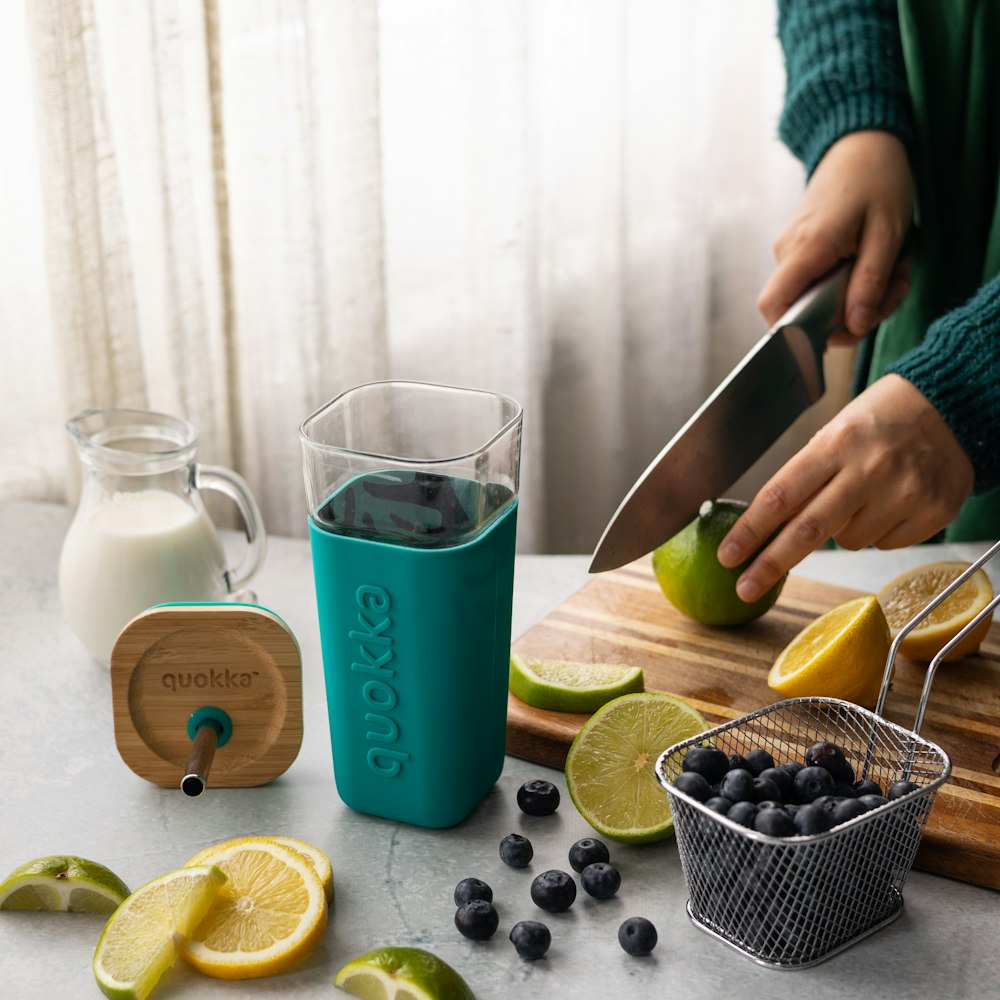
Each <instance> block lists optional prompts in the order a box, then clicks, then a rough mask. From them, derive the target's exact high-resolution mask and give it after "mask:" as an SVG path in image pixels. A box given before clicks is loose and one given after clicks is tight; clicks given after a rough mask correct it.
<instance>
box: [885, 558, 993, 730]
mask: <svg viewBox="0 0 1000 1000" xmlns="http://www.w3.org/2000/svg"><path fill="white" fill-rule="evenodd" d="M997 552H1000V541H997V542H994V543H993V545H991V546H990V547H989V549H987V550H986V552H984V553H983V554H982V555H981V556H980V557H979V558H978V559H977V560H976V561H975V562H974V563H972V565H971V566H969V568H968V569H966V570H963V571H962V572H961V573H960V574H959V575H958V576H956V577H955V579H954V580H952V581H951V583H949V584H948V586H947V587H945V588H944V590H942V591H941V593H940V594H938V595H936V596H935V597H934V598H932V599H931V601H930V602H929V603H928V604H927V605H926V607H924V608H922V609H921V610H920V611H918V612H917V614H915V615H914V616H913V617H912V618H911V619H910V620H909V621H908V622H907V623H906V624H905V625H904V626H903V627H902V628H901V629H900V630H899V632H897V633H896V637H895V638H894V639H893V640H892V644H891V645H890V646H889V655H888V657H887V658H886V663H885V673H884V674H883V675H882V687H881V689H880V691H879V693H878V702H877V704H876V705H875V714H876V715H882V709H883V708H884V706H885V699H886V695H887V694H888V692H889V681H890V679H891V678H892V666H893V663H894V662H895V660H896V652H897V650H898V649H899V644H900V643H901V642H902V641H903V639H904V638H905V637H906V636H907V635H908V634H909V633H910V632H911V631H912V630H913V629H914V628H915V627H916V626H917V625H919V624H920V622H921V621H923V619H924V618H926V617H927V616H928V615H929V614H930V613H931V612H932V611H933V610H934V609H935V608H936V607H937V606H938V605H939V604H940V603H941V602H942V601H944V600H945V599H946V598H947V597H949V596H950V595H951V594H953V593H954V592H955V591H956V590H958V588H959V587H961V586H962V584H963V583H965V581H966V580H968V579H969V577H971V576H972V575H973V573H975V572H976V571H977V570H979V569H982V567H983V566H985V565H986V563H988V562H989V561H990V560H991V559H992V558H993V556H994V555H996V553H997ZM997 605H1000V595H997V596H996V597H994V598H993V600H991V601H990V603H989V604H987V605H986V607H985V608H983V610H982V611H980V612H979V614H978V615H976V617H975V618H973V619H972V621H971V622H969V623H968V625H966V626H965V627H964V628H963V629H962V630H961V631H960V632H959V633H958V634H957V635H955V636H954V637H953V638H951V639H949V640H948V642H947V643H945V645H944V646H942V648H941V649H939V650H938V651H937V653H936V654H935V656H934V659H933V660H931V662H930V665H929V666H928V668H927V676H926V678H925V679H924V688H923V691H921V693H920V703H919V704H918V706H917V718H916V721H915V722H914V725H913V731H914V732H915V733H918V732H920V724H921V723H922V722H923V720H924V712H925V710H926V708H927V702H928V700H929V698H930V695H931V684H932V683H933V681H934V675H935V674H936V673H937V669H938V667H939V666H940V665H941V663H942V661H943V660H944V658H945V656H947V655H948V653H950V652H951V651H952V650H953V649H954V648H955V647H956V646H957V645H958V644H959V643H960V642H961V641H962V640H963V639H964V638H965V637H966V636H967V635H968V634H969V633H970V632H971V631H972V630H973V629H974V628H975V627H976V626H977V625H979V623H980V622H982V621H983V619H984V618H986V617H987V616H989V615H991V614H992V613H993V610H994V609H995V608H996V607H997Z"/></svg>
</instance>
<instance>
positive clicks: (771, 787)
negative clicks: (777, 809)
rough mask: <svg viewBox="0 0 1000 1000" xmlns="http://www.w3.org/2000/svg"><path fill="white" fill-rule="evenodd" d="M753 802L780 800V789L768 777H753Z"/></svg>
mask: <svg viewBox="0 0 1000 1000" xmlns="http://www.w3.org/2000/svg"><path fill="white" fill-rule="evenodd" d="M753 800H754V802H757V803H760V802H780V801H781V789H780V788H779V787H778V786H777V785H776V784H775V783H774V782H773V781H771V779H770V778H754V779H753Z"/></svg>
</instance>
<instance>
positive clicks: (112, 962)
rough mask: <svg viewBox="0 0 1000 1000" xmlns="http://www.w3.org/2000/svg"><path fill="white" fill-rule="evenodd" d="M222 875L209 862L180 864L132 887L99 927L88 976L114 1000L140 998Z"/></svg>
mask: <svg viewBox="0 0 1000 1000" xmlns="http://www.w3.org/2000/svg"><path fill="white" fill-rule="evenodd" d="M225 881H226V877H225V875H223V874H222V872H220V871H219V870H218V868H213V867H212V866H211V865H199V866H198V867H196V868H181V869H180V870H178V871H175V872H170V873H168V874H167V875H161V876H160V877H159V878H156V879H153V881H152V882H147V883H146V884H145V885H144V886H142V887H141V888H139V889H137V890H136V891H135V892H134V893H132V895H131V896H129V897H128V899H126V900H125V902H124V903H122V905H121V906H119V907H118V909H117V910H115V912H114V914H113V915H112V916H111V919H110V920H108V922H107V923H106V924H105V925H104V931H103V933H102V934H101V937H100V940H99V941H98V942H97V948H96V950H95V951H94V962H93V968H94V977H95V978H96V979H97V985H98V986H100V988H101V990H102V991H103V992H104V994H105V995H106V996H109V997H112V998H114V1000H143V998H144V997H147V996H149V993H150V990H152V988H153V987H154V986H155V985H156V983H157V982H158V980H159V978H160V976H162V975H163V973H164V972H166V970H167V969H169V968H170V966H171V965H173V964H174V959H175V957H176V955H177V943H178V942H179V941H182V940H183V939H184V938H186V937H187V936H188V935H189V934H190V933H191V932H192V931H193V930H194V928H195V927H196V926H197V925H198V923H199V922H200V921H201V919H202V917H204V915H205V913H206V912H207V911H208V908H209V907H210V906H211V905H212V900H213V899H214V898H215V896H216V894H217V893H218V891H219V889H220V888H221V887H222V885H223V883H224V882H225Z"/></svg>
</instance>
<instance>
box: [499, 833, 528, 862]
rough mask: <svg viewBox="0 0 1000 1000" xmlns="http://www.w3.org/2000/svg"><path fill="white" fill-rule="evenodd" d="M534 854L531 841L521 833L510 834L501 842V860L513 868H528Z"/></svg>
mask: <svg viewBox="0 0 1000 1000" xmlns="http://www.w3.org/2000/svg"><path fill="white" fill-rule="evenodd" d="M534 853H535V849H534V848H533V847H532V846H531V841H530V840H528V838H527V837H522V836H521V834H519V833H508V834H507V836H506V837H504V838H503V840H501V841H500V860H501V861H502V862H503V863H504V864H505V865H510V867H511V868H527V867H528V865H529V864H531V858H532V856H533V855H534Z"/></svg>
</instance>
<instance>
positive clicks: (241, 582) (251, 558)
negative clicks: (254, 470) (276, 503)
mask: <svg viewBox="0 0 1000 1000" xmlns="http://www.w3.org/2000/svg"><path fill="white" fill-rule="evenodd" d="M193 482H194V485H195V487H196V488H197V489H199V490H215V491H216V492H218V493H222V494H224V495H225V496H227V497H229V499H230V500H232V501H233V503H235V504H236V506H237V508H238V509H239V512H240V517H242V518H243V531H244V533H245V534H246V539H247V549H246V551H245V552H244V553H243V558H242V559H241V560H240V561H239V562H238V563H237V564H236V566H235V567H233V568H232V569H227V570H226V585H227V587H228V588H229V592H230V593H231V594H233V593H235V592H236V591H238V590H239V589H240V588H241V587H244V586H245V585H246V584H247V583H248V582H249V580H250V578H251V577H252V576H253V575H254V573H256V572H257V570H259V569H260V567H261V563H263V561H264V555H265V553H266V552H267V533H266V532H265V531H264V522H263V520H262V518H261V516H260V508H259V507H258V506H257V501H256V500H254V498H253V494H252V493H251V492H250V487H249V485H248V484H247V481H246V480H245V479H244V478H243V477H242V476H241V475H239V474H238V473H236V472H233V470H232V469H226V468H223V467H222V466H221V465H200V464H196V465H195V467H194V479H193Z"/></svg>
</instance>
